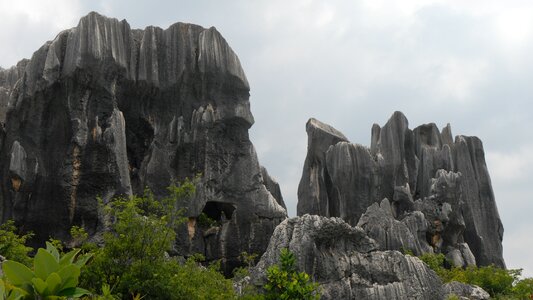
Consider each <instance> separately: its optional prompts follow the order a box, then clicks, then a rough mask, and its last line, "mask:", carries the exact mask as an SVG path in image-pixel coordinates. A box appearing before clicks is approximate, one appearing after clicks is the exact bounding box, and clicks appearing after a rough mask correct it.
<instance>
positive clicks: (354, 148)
mask: <svg viewBox="0 0 533 300" xmlns="http://www.w3.org/2000/svg"><path fill="white" fill-rule="evenodd" d="M306 129H307V133H308V137H309V139H308V151H307V157H306V160H305V165H304V170H303V174H302V179H301V181H300V185H299V188H298V215H304V214H318V215H322V216H328V217H340V218H342V219H344V220H345V221H347V222H348V223H350V224H351V225H356V224H359V226H361V227H362V228H364V230H365V231H366V232H367V233H368V234H369V235H370V236H371V237H372V238H374V239H375V240H376V241H377V242H378V244H379V247H380V249H382V250H400V249H405V250H411V251H413V252H414V253H415V254H421V253H424V252H440V253H445V254H446V255H447V257H448V259H449V260H450V261H451V262H452V263H453V264H454V265H457V266H464V265H472V264H478V265H489V264H495V265H497V266H501V267H504V266H505V263H504V260H503V256H502V238H503V226H502V223H501V221H500V218H499V215H498V210H497V207H496V203H495V199H494V193H493V191H492V186H491V182H490V176H489V173H488V170H487V166H486V163H485V158H484V152H483V145H482V143H481V141H480V140H479V139H478V138H477V137H467V136H457V137H456V138H455V141H453V138H452V133H451V128H450V126H449V125H448V126H446V127H445V128H443V130H442V132H441V131H439V130H438V128H437V126H436V125H435V124H426V125H421V126H419V127H417V128H415V129H414V130H411V129H409V126H408V121H407V118H406V117H405V116H404V115H403V114H402V113H400V112H395V113H394V114H393V115H392V117H391V118H390V119H389V121H388V122H387V123H386V124H385V125H384V126H383V127H380V126H379V125H377V124H374V126H373V127H372V139H371V146H370V148H367V147H364V146H361V145H359V144H352V143H350V142H348V140H347V139H346V137H344V135H342V133H340V132H339V131H337V130H335V129H333V128H332V127H331V126H328V125H326V124H323V123H320V122H319V121H317V120H315V119H310V120H309V122H308V123H307V127H306ZM384 199H386V200H384ZM379 203H380V204H379Z"/></svg>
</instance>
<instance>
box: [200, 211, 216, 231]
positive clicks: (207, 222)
mask: <svg viewBox="0 0 533 300" xmlns="http://www.w3.org/2000/svg"><path fill="white" fill-rule="evenodd" d="M198 225H199V226H200V227H202V228H211V227H217V226H220V224H219V223H218V222H217V221H216V220H214V219H211V218H210V217H209V216H208V215H206V214H205V213H201V214H200V215H199V216H198Z"/></svg>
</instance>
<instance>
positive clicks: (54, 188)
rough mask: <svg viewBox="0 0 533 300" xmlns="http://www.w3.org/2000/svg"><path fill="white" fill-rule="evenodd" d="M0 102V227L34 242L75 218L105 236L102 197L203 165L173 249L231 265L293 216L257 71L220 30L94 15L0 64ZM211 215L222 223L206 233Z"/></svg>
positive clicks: (61, 232)
mask: <svg viewBox="0 0 533 300" xmlns="http://www.w3.org/2000/svg"><path fill="white" fill-rule="evenodd" d="M2 99H3V100H2ZM6 99H7V100H6ZM0 100H2V101H4V100H5V102H3V103H4V104H6V105H5V106H7V103H9V106H8V108H7V112H6V111H4V112H6V117H5V128H0V129H1V130H2V132H0V174H2V176H0V179H1V180H0V184H1V188H0V191H1V193H0V216H1V219H0V221H1V222H3V221H5V220H7V219H14V220H15V221H16V223H17V224H18V225H19V226H21V227H22V228H23V229H24V230H31V231H34V232H35V234H36V239H35V244H34V245H35V246H40V245H39V242H42V241H43V240H46V239H48V238H49V237H50V236H53V237H54V238H58V239H64V240H65V239H68V238H69V235H68V230H69V228H70V227H71V226H73V225H78V226H84V228H85V229H86V230H87V231H88V232H89V233H90V234H91V235H93V234H98V233H100V232H102V231H103V230H105V228H104V227H105V224H104V222H103V215H102V212H101V211H99V207H98V202H97V200H96V197H97V196H100V197H101V198H102V199H103V201H104V202H107V201H111V200H112V199H113V197H115V196H122V195H130V194H132V193H135V194H142V193H143V190H144V188H145V187H149V188H150V189H151V190H152V191H153V193H154V194H155V196H156V197H162V196H165V195H166V194H167V189H166V187H168V186H169V185H170V184H171V183H172V182H180V181H182V180H184V179H185V178H194V177H195V176H196V175H197V174H199V173H200V174H202V176H201V179H200V180H199V182H198V186H197V193H196V197H195V199H192V200H191V201H190V202H189V203H183V205H184V206H186V207H187V217H188V218H189V219H188V222H187V225H186V226H184V227H183V228H181V229H180V233H179V236H178V238H177V243H176V245H175V252H176V253H173V254H179V255H189V254H192V253H196V252H199V253H203V254H204V255H205V256H206V257H207V259H208V260H216V259H220V260H221V261H222V266H223V268H224V270H225V271H227V272H229V271H231V269H232V268H233V267H235V266H236V265H238V264H239V256H240V254H241V252H243V251H246V252H248V253H263V252H264V250H265V249H266V246H267V244H268V240H269V238H270V236H271V234H272V232H273V230H274V228H275V226H276V225H277V224H279V223H280V222H281V221H282V220H283V219H285V218H286V216H287V214H286V210H285V209H284V207H283V205H284V204H283V200H282V196H281V192H280V189H279V185H277V183H276V182H275V180H273V179H272V178H271V177H270V176H269V175H268V173H267V172H266V170H262V169H261V166H260V164H259V161H258V159H257V154H256V152H255V149H254V147H253V145H252V143H251V141H250V139H249V136H248V129H249V128H250V126H252V124H253V123H254V118H253V116H252V114H251V111H250V102H249V87H248V81H247V79H246V75H245V74H244V71H243V70H242V67H241V64H240V62H239V59H238V57H237V56H236V54H235V53H234V52H233V50H232V49H231V48H230V46H229V45H228V44H227V42H226V41H225V40H224V38H223V37H222V36H221V35H220V33H219V32H218V31H217V30H216V29H215V28H214V27H211V28H209V29H205V28H203V27H200V26H197V25H192V24H185V23H176V24H174V25H171V26H170V27H168V28H167V29H161V28H158V27H153V26H149V27H146V28H145V29H143V30H138V29H131V28H130V25H129V24H128V23H127V22H126V21H125V20H123V21H119V20H117V19H113V18H107V17H105V16H102V15H100V14H98V13H94V12H92V13H90V14H88V15H87V16H85V17H83V18H82V19H81V20H80V22H79V24H78V25H77V26H76V27H74V28H71V29H68V30H65V31H62V32H60V33H59V34H58V35H57V36H56V37H55V39H53V40H52V41H49V42H47V43H46V44H45V45H43V46H42V47H41V48H40V49H39V50H37V51H36V52H35V53H34V55H33V56H32V58H31V59H30V60H24V61H21V62H20V63H19V64H18V65H17V67H13V68H11V69H7V70H1V71H0ZM0 104H1V103H0ZM5 106H4V107H5ZM0 107H2V106H1V105H0ZM0 116H1V114H0ZM1 121H3V120H1ZM202 214H205V215H207V216H208V217H210V218H212V219H214V220H216V221H217V224H218V226H215V227H214V228H204V227H202V226H203V225H202V224H200V223H199V222H197V221H198V218H199V216H201V215H202ZM51 215H53V216H54V217H53V218H50V216H51Z"/></svg>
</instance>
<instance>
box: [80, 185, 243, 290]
mask: <svg viewBox="0 0 533 300" xmlns="http://www.w3.org/2000/svg"><path fill="white" fill-rule="evenodd" d="M194 193H195V185H194V183H193V182H192V181H188V180H187V181H185V182H184V183H182V184H180V185H177V186H176V185H173V186H171V187H169V196H168V197H166V198H164V199H160V200H155V198H154V196H153V194H152V193H151V192H150V191H148V190H147V191H145V193H144V195H143V197H136V196H133V197H131V198H129V199H115V200H114V201H112V202H111V203H110V204H108V205H106V206H105V211H106V213H107V214H108V215H109V217H110V219H113V220H114V224H113V225H112V226H111V227H112V229H113V230H111V231H110V232H108V233H106V234H105V235H104V242H105V246H104V247H103V248H100V249H97V250H96V251H95V255H94V260H93V262H92V263H91V264H90V265H89V266H88V268H87V269H86V270H85V271H84V272H83V273H82V282H83V283H85V284H86V285H87V286H88V287H90V288H91V289H92V290H93V291H100V289H101V287H106V286H107V287H108V286H111V287H113V293H114V294H116V295H119V296H120V297H122V298H126V297H127V296H129V295H142V296H143V297H145V298H148V299H231V298H235V295H234V293H233V287H232V282H231V280H228V279H225V278H224V276H223V275H222V274H221V273H220V272H219V271H218V265H216V264H214V265H211V266H209V267H207V268H205V267H202V266H201V265H200V261H201V260H202V258H199V257H198V256H195V257H192V258H189V259H187V260H186V261H185V262H184V263H180V262H179V261H178V260H177V259H176V258H170V257H168V254H167V252H168V251H170V250H171V249H172V246H173V244H174V240H175V236H176V233H175V229H176V228H177V227H178V226H179V225H180V224H182V223H184V222H185V221H186V218H184V217H183V209H178V207H179V206H181V207H183V206H185V205H186V204H187V201H189V199H190V198H191V197H192V196H193V195H194ZM101 292H102V294H104V292H105V291H104V290H103V289H101Z"/></svg>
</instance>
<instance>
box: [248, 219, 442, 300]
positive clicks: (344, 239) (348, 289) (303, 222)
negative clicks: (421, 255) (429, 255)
mask: <svg viewBox="0 0 533 300" xmlns="http://www.w3.org/2000/svg"><path fill="white" fill-rule="evenodd" d="M282 248H288V249H289V250H290V251H291V252H293V253H295V254H296V257H297V268H298V269H299V270H300V271H305V272H306V273H308V274H309V275H310V276H311V277H312V278H313V279H314V280H315V281H316V282H318V283H319V284H320V289H321V295H322V299H387V300H389V299H444V298H445V292H444V290H443V288H442V282H441V281H440V279H439V278H438V276H437V275H436V274H435V272H433V271H432V270H430V269H429V268H428V267H427V266H426V265H425V264H424V263H423V262H422V261H421V260H419V259H418V258H416V257H413V256H410V255H403V254H401V253H400V252H398V251H380V250H378V244H377V243H376V241H374V240H373V239H371V238H369V237H368V236H367V234H366V233H365V231H364V230H363V229H362V228H360V227H352V226H350V225H349V224H347V223H346V222H344V221H343V220H342V219H340V218H326V217H320V216H316V215H304V216H302V217H296V218H291V219H287V220H285V221H283V222H282V223H281V224H280V225H279V226H278V227H277V228H276V230H275V231H274V234H273V235H272V239H271V240H270V244H269V246H268V249H267V251H266V252H265V254H263V256H262V257H261V260H260V261H259V263H258V264H257V266H256V267H255V269H254V270H253V271H252V282H253V283H255V284H257V285H260V284H261V283H263V282H265V280H266V278H265V270H266V269H267V268H268V267H269V266H271V265H273V264H276V263H278V261H279V253H280V249H282Z"/></svg>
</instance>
